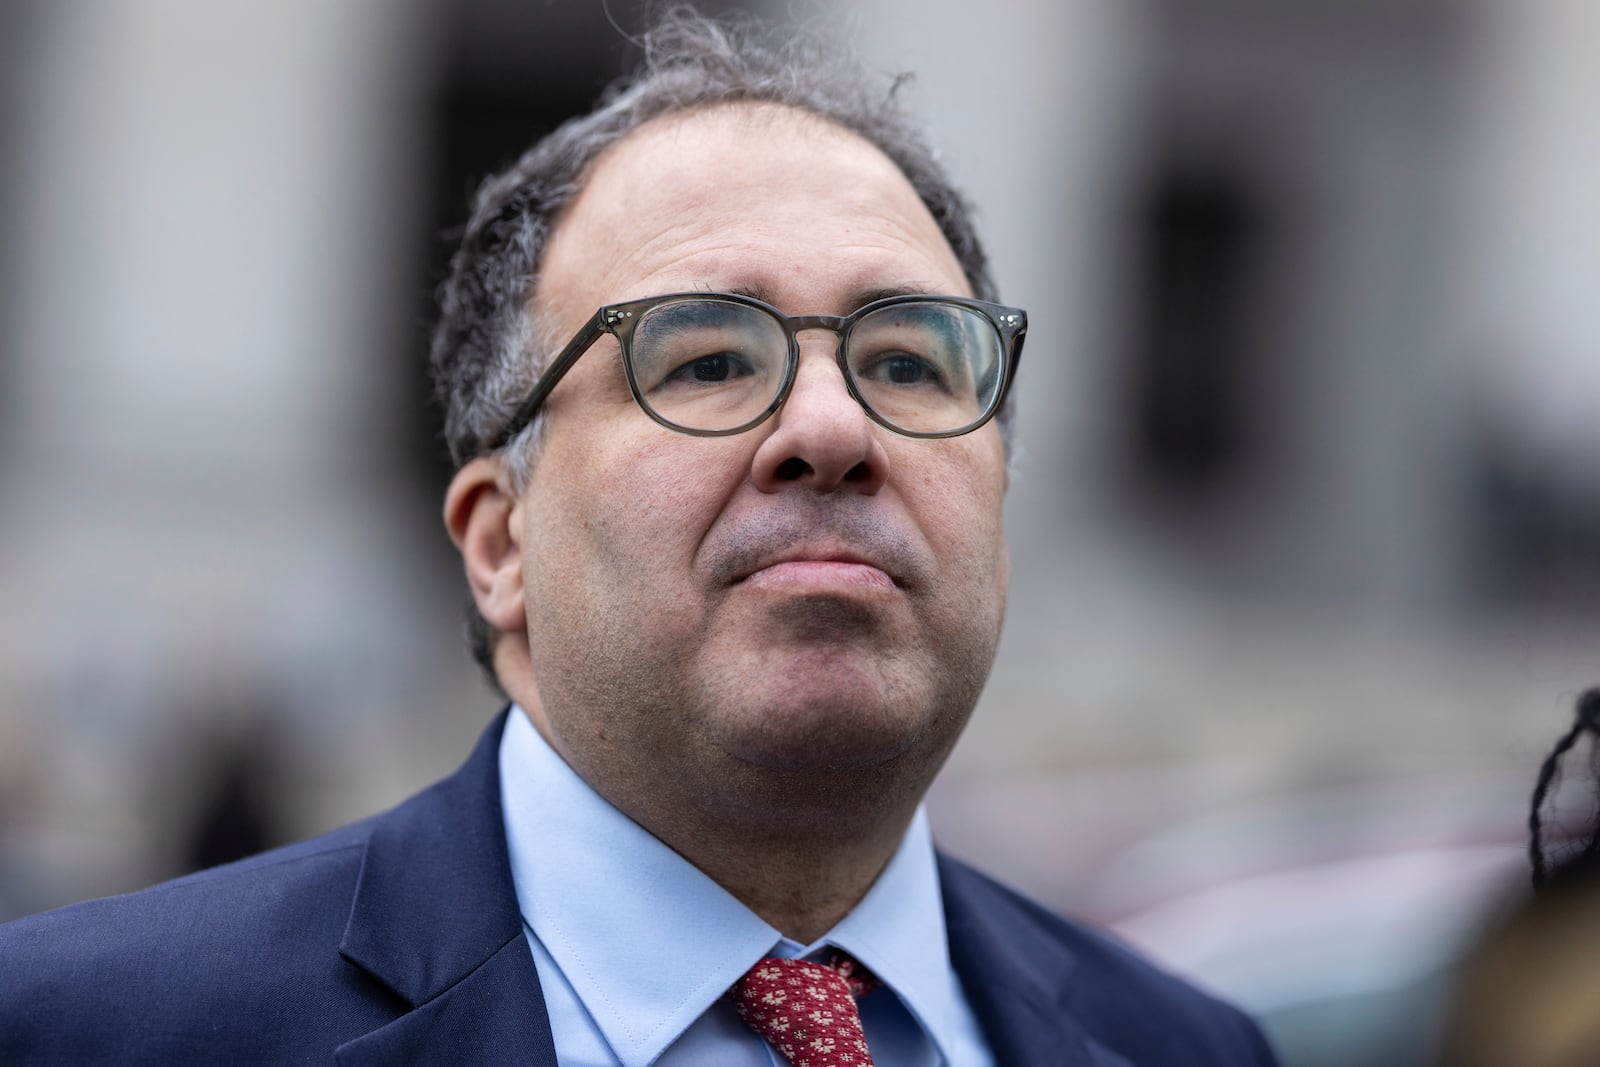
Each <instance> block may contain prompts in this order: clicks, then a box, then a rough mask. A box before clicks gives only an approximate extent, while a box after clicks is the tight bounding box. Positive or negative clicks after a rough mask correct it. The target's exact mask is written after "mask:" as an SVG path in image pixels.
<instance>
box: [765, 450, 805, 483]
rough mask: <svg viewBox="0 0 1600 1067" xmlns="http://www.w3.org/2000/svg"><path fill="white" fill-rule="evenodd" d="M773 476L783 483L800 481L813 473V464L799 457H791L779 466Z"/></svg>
mask: <svg viewBox="0 0 1600 1067" xmlns="http://www.w3.org/2000/svg"><path fill="white" fill-rule="evenodd" d="M772 473H773V476H774V477H776V478H777V479H778V480H779V481H781V482H794V481H799V480H800V479H801V478H804V477H805V476H806V475H808V474H810V473H811V464H809V463H807V462H806V461H805V460H803V459H801V458H800V457H799V456H790V457H789V458H788V459H786V460H784V461H783V462H782V463H780V464H778V469H777V470H775V471H773V472H772Z"/></svg>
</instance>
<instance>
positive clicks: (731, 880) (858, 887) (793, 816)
mask: <svg viewBox="0 0 1600 1067" xmlns="http://www.w3.org/2000/svg"><path fill="white" fill-rule="evenodd" d="M523 710H524V711H525V712H526V713H527V715H528V718H529V720H530V721H531V722H532V723H533V725H534V728H535V729H537V730H538V731H539V733H540V734H541V735H542V736H543V737H544V739H545V740H546V741H547V742H549V744H550V746H551V748H553V749H554V750H555V751H556V753H557V754H558V755H560V756H561V758H562V759H563V760H565V761H566V762H567V764H568V765H569V766H571V767H572V768H573V770H575V771H576V772H577V773H578V774H579V776H580V777H582V778H584V780H585V781H587V782H588V783H589V785H590V786H591V787H592V788H593V789H594V790H595V791H596V792H598V793H599V794H600V795H601V796H603V797H605V798H606V800H608V801H609V802H610V803H611V804H612V805H613V806H615V807H616V808H617V809H618V810H619V811H621V812H622V813H623V814H624V815H626V816H628V817H629V818H630V819H632V820H633V821H634V822H636V823H638V824H639V825H640V826H642V827H644V828H645V829H646V830H648V831H650V833H651V834H653V835H655V837H657V838H658V839H660V840H661V841H662V842H663V843H664V844H666V845H667V846H668V847H669V848H671V849H672V850H673V851H675V852H677V853H678V854H679V855H680V856H682V857H683V858H684V859H686V860H688V861H689V862H690V863H692V864H694V866H695V867H696V868H698V869H699V870H700V871H701V872H703V873H704V874H705V875H706V876H707V877H709V878H710V879H711V880H712V881H714V882H716V883H717V884H718V885H720V886H722V888H724V889H726V890H727V891H728V892H729V893H730V894H732V895H733V897H734V898H735V899H737V900H738V901H739V902H740V903H742V904H743V905H744V906H745V907H747V908H749V909H750V910H751V911H753V912H755V914H757V915H759V916H760V917H761V918H762V920H763V921H765V922H766V923H767V924H769V925H770V926H772V927H774V928H775V929H777V930H778V931H779V932H780V933H782V934H783V935H784V936H785V937H787V938H789V939H790V940H793V941H797V942H799V943H800V944H802V945H808V944H810V943H812V942H813V941H816V940H818V939H819V938H821V937H822V936H823V935H824V934H826V933H827V932H828V931H829V930H831V929H833V928H834V927H835V926H837V925H838V924H839V922H840V920H842V919H843V918H844V917H845V916H846V915H847V914H849V912H850V909H852V908H854V907H855V906H856V905H857V904H858V903H860V902H861V898H862V897H864V896H866V895H867V891H868V890H869V889H871V888H872V885H873V883H874V882H876V881H877V879H878V876H879V875H880V874H882V873H883V869H884V867H886V866H888V863H889V860H890V859H891V858H893V856H894V853H895V850H896V849H898V848H899V847H900V841H901V839H902V838H903V837H904V836H905V832H906V828H907V827H908V826H910V824H911V819H912V817H913V815H915V813H916V809H917V804H918V802H919V801H920V799H921V792H920V790H919V791H916V792H914V793H908V794H907V795H904V796H902V797H899V798H898V799H897V798H896V791H895V790H892V789H885V788H884V781H883V777H884V776H882V775H870V776H866V780H863V781H859V782H858V781H853V780H844V781H841V780H840V779H839V778H838V777H833V778H829V779H827V780H826V781H821V782H819V781H818V776H816V775H805V774H799V773H783V772H772V771H765V770H756V769H754V768H752V769H751V770H750V773H749V774H747V775H745V776H743V778H744V779H745V780H743V781H739V780H736V779H737V778H738V777H740V776H730V779H729V781H728V782H727V783H726V784H727V787H728V788H727V790H726V792H725V793H724V794H722V795H720V796H718V797H715V798H706V797H699V796H693V795H691V794H688V793H687V792H685V791H683V789H682V785H681V783H679V782H674V781H671V780H669V781H654V782H651V783H650V785H649V786H647V787H644V788H641V785H642V784H643V783H639V782H633V783H617V782H604V781H596V780H595V779H594V778H593V777H591V776H590V775H588V774H585V773H584V768H583V767H582V766H581V763H580V762H579V761H575V760H574V758H573V754H572V753H569V752H568V751H567V747H566V746H565V745H563V743H562V741H561V739H560V737H559V735H557V734H556V732H555V731H554V730H552V729H551V727H550V723H549V721H548V719H547V718H546V716H545V715H544V714H543V709H542V708H540V707H539V706H538V704H537V703H535V704H534V705H533V706H532V707H529V706H528V705H526V704H524V705H523ZM889 777H891V778H892V777H893V776H892V775H891V776H889ZM652 787H653V788H652ZM675 787H676V788H675ZM855 798H861V799H859V800H857V799H855Z"/></svg>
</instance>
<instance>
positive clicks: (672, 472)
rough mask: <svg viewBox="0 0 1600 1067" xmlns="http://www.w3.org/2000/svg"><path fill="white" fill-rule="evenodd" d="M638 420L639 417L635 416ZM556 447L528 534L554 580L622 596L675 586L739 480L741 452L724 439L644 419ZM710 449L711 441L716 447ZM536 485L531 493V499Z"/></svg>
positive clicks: (687, 575) (689, 568)
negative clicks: (549, 558) (557, 466)
mask: <svg viewBox="0 0 1600 1067" xmlns="http://www.w3.org/2000/svg"><path fill="white" fill-rule="evenodd" d="M640 417H641V418H643V416H640ZM591 443H592V444H594V445H595V446H596V447H592V448H587V449H585V448H573V447H569V448H566V449H563V450H562V451H561V454H560V455H558V454H555V453H551V454H547V455H546V456H545V457H543V458H542V459H541V461H540V462H541V465H542V464H543V463H544V462H545V461H547V460H552V461H560V460H563V459H565V460H569V462H567V463H566V464H565V466H564V469H563V470H562V472H561V473H560V475H559V476H558V477H552V478H551V479H550V480H549V481H548V482H547V484H546V485H545V486H543V487H539V488H542V489H543V492H544V498H545V500H546V501H547V502H548V506H547V507H546V508H545V511H544V515H543V516H542V521H540V522H539V524H538V525H539V527H540V532H539V535H538V539H539V540H540V541H542V542H544V543H546V544H548V545H551V546H555V549H556V551H555V556H556V564H557V565H556V567H554V568H551V567H550V566H549V565H548V564H547V565H546V567H545V570H546V572H547V573H548V572H550V571H551V570H555V571H557V572H558V573H556V574H555V576H554V580H555V581H556V582H557V583H558V584H564V585H567V586H570V587H575V588H577V589H580V590H583V591H584V595H588V596H593V595H596V594H600V595H604V593H605V591H606V590H609V589H614V588H615V589H620V590H621V592H622V594H623V595H626V596H628V597H630V598H649V597H651V596H652V594H653V592H654V591H657V590H665V589H669V588H670V589H674V590H680V591H678V592H674V593H672V594H671V595H673V596H678V597H680V598H681V583H682V582H683V581H686V580H688V579H689V578H690V577H691V572H692V569H693V563H694V554H695V551H696V549H697V548H698V546H699V544H700V542H701V540H702V539H703V538H704V537H705V534H706V531H707V530H708V529H709V528H710V526H711V524H712V523H713V522H714V521H715V520H716V517H717V516H718V515H719V514H720V513H721V510H722V508H723V506H724V505H725V504H726V502H727V499H728V497H729V496H730V495H731V494H732V493H733V492H734V490H735V489H736V488H737V486H738V485H739V484H740V482H741V481H742V480H743V475H744V471H745V470H747V469H748V457H747V456H746V457H743V459H742V461H743V463H744V466H743V467H741V466H740V465H739V463H740V462H741V458H740V457H739V456H737V455H733V454H730V453H732V452H733V449H731V448H729V447H728V446H727V445H726V444H724V442H722V441H716V440H703V439H700V438H693V437H687V436H684V435H682V434H674V433H672V432H671V431H668V430H664V429H661V428H659V427H657V426H655V425H654V424H653V423H652V424H650V425H648V426H646V427H644V428H642V429H640V430H638V432H635V433H630V434H627V435H625V436H624V435H613V437H612V439H611V440H610V441H607V442H605V443H604V446H603V447H600V442H599V441H596V440H591ZM719 446H720V447H719ZM538 493H539V489H538V488H536V490H535V496H534V499H535V500H536V501H537V500H538V499H539V495H538Z"/></svg>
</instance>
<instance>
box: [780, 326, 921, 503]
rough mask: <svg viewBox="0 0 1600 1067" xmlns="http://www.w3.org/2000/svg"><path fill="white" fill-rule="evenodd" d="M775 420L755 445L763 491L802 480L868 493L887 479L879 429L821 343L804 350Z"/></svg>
mask: <svg viewBox="0 0 1600 1067" xmlns="http://www.w3.org/2000/svg"><path fill="white" fill-rule="evenodd" d="M772 420H773V422H774V423H775V424H776V425H775V426H774V428H773V430H772V432H771V433H770V434H768V435H767V438H766V440H764V441H762V442H761V445H760V447H759V448H757V449H756V454H755V457H754V460H753V465H752V469H751V476H752V478H753V479H754V481H755V483H756V488H758V489H760V490H761V491H762V492H764V493H777V492H781V491H782V490H784V489H785V488H787V487H790V486H798V487H800V488H805V489H811V490H815V491H816V492H821V493H831V492H834V491H836V490H839V489H850V490H852V491H855V492H858V493H865V494H868V495H870V494H872V493H876V492H877V491H878V490H879V489H881V488H883V484H884V482H885V481H887V480H888V477H889V453H888V452H886V451H885V450H884V447H883V442H882V440H880V437H881V432H880V431H879V429H878V426H877V424H876V423H874V422H873V421H872V420H871V419H869V418H868V417H867V413H866V412H865V411H863V410H862V408H861V405H860V404H858V403H856V399H855V397H853V396H851V395H850V390H849V389H848V388H847V387H846V386H845V383H844V375H843V374H842V373H841V372H840V370H839V364H838V363H837V362H835V361H834V359H833V358H832V352H831V351H828V352H824V351H823V346H822V345H821V344H820V343H819V344H818V345H817V348H816V350H814V351H811V352H809V353H806V354H803V355H802V356H801V358H800V366H799V368H798V369H797V370H796V372H795V380H794V387H793V388H792V389H791V390H790V391H789V398H788V399H787V400H786V401H784V405H783V407H782V408H781V409H780V410H779V411H778V413H777V414H776V415H774V416H773V417H772Z"/></svg>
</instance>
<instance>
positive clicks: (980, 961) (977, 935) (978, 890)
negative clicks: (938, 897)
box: [939, 853, 1131, 1067]
mask: <svg viewBox="0 0 1600 1067" xmlns="http://www.w3.org/2000/svg"><path fill="white" fill-rule="evenodd" d="M939 884H940V889H941V892H942V893H943V894H944V909H945V931H946V936H947V937H948V939H949V942H950V962H951V965H952V966H954V967H955V970H956V974H957V975H959V976H960V978H961V988H962V991H963V992H964V993H965V994H966V996H967V1000H968V1002H969V1003H970V1004H971V1005H972V1010H973V1011H974V1012H975V1013H976V1014H977V1016H978V1022H979V1023H980V1025H981V1026H982V1027H983V1034H984V1037H985V1038H986V1039H987V1040H988V1042H989V1047H990V1048H991V1049H992V1050H993V1052H994V1055H995V1061H996V1062H997V1063H1001V1064H1005V1065H1006V1067H1035V1065H1038V1067H1045V1065H1048V1067H1131V1065H1130V1064H1129V1063H1128V1061H1127V1060H1126V1059H1125V1058H1124V1057H1122V1056H1121V1055H1119V1054H1117V1053H1116V1052H1114V1051H1112V1050H1111V1049H1108V1048H1106V1047H1105V1046H1104V1045H1102V1044H1101V1043H1100V1042H1098V1041H1096V1040H1095V1039H1094V1037H1093V1036H1092V1035H1090V1034H1089V1033H1088V1032H1087V1031H1086V1030H1085V1029H1084V1028H1083V1026H1082V1024H1081V1022H1080V1021H1079V1020H1078V1019H1077V1018H1076V1017H1075V1015H1074V1013H1073V1012H1072V1011H1071V1010H1070V1008H1069V1007H1068V1004H1067V1001H1068V998H1069V993H1070V990H1071V986H1072V983H1073V981H1075V980H1078V978H1079V976H1078V975H1077V974H1076V970H1077V960H1076V959H1075V958H1074V957H1072V956H1071V955H1069V954H1068V953H1066V952H1065V951H1064V950H1063V948H1062V946H1061V945H1060V944H1059V943H1058V942H1056V941H1054V940H1049V939H1041V938H1040V937H1039V936H1037V933H1036V932H1034V931H1030V930H1027V929H1022V928H1019V927H1018V926H1017V925H1016V919H1015V918H1014V909H1015V905H1014V904H1009V903H1008V902H1003V901H1000V900H999V899H998V893H997V892H996V890H995V889H994V888H993V887H992V886H990V885H989V884H987V883H986V882H985V881H984V880H983V879H982V878H981V877H980V876H979V875H978V874H977V873H976V872H974V871H973V870H971V869H970V868H968V867H966V866H965V865H963V864H960V863H957V862H955V861H953V860H951V859H950V858H948V857H947V856H945V855H944V854H943V853H941V854H940V855H939ZM996 904H999V905H1000V906H995V905H996Z"/></svg>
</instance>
